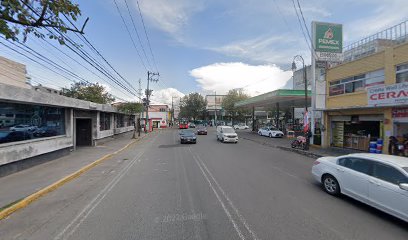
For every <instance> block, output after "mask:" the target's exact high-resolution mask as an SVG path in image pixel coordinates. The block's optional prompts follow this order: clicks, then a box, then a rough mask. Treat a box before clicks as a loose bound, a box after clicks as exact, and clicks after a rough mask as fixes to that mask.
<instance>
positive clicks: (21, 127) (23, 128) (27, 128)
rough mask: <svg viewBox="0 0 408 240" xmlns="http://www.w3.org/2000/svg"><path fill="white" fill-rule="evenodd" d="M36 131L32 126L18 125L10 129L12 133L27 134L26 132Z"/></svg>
mask: <svg viewBox="0 0 408 240" xmlns="http://www.w3.org/2000/svg"><path fill="white" fill-rule="evenodd" d="M35 129H36V127H35V126H31V125H23V124H21V125H16V126H14V127H11V128H10V131H21V132H26V131H34V130H35Z"/></svg>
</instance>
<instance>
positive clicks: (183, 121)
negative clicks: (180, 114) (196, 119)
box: [179, 119, 188, 129]
mask: <svg viewBox="0 0 408 240" xmlns="http://www.w3.org/2000/svg"><path fill="white" fill-rule="evenodd" d="M187 128H188V121H187V119H181V120H180V122H179V129H187Z"/></svg>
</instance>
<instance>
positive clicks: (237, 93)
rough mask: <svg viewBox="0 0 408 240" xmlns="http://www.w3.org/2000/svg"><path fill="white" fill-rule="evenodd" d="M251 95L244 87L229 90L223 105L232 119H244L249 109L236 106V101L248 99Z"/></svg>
mask: <svg viewBox="0 0 408 240" xmlns="http://www.w3.org/2000/svg"><path fill="white" fill-rule="evenodd" d="M248 98H249V95H248V94H246V93H245V92H244V91H243V90H242V89H232V90H229V91H228V94H227V95H226V96H225V97H224V99H223V100H222V107H223V109H224V110H225V111H227V112H228V115H229V116H230V117H231V118H232V120H244V117H245V115H246V114H248V113H249V112H248V110H245V109H241V108H236V107H235V106H234V105H235V103H237V102H239V101H242V100H245V99H248Z"/></svg>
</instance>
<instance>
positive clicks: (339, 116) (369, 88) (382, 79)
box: [324, 24, 408, 152]
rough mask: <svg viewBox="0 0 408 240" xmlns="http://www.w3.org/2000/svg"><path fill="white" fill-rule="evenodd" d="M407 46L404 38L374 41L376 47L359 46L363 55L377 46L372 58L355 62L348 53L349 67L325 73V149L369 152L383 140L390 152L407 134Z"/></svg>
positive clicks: (363, 57)
mask: <svg viewBox="0 0 408 240" xmlns="http://www.w3.org/2000/svg"><path fill="white" fill-rule="evenodd" d="M404 26H405V27H406V24H405V25H404ZM394 28H400V26H396V27H394ZM386 31H388V32H393V31H394V29H393V28H391V29H388V30H386ZM406 32H407V31H405V34H406ZM374 36H379V37H381V36H382V34H376V35H374ZM384 37H385V35H384ZM406 40H408V38H407V35H402V34H401V33H400V34H390V35H389V37H388V38H387V39H374V37H373V38H372V41H373V44H371V45H370V44H368V43H367V42H362V44H361V45H362V46H361V47H358V46H357V49H359V50H361V49H366V47H367V46H373V47H372V48H370V51H369V52H367V51H365V52H364V53H361V54H360V55H358V56H354V55H352V54H351V52H352V51H349V53H348V55H347V56H348V57H347V59H345V62H343V63H342V64H339V65H337V66H334V67H332V68H329V69H328V70H327V71H326V80H327V86H326V92H327V97H326V110H325V123H324V125H325V128H326V131H327V132H326V134H325V141H324V147H328V146H334V147H341V148H352V149H359V150H363V151H368V149H369V142H370V141H377V140H378V139H381V140H383V141H384V146H383V149H384V150H385V152H387V147H388V138H389V137H390V136H395V137H397V138H400V139H402V137H403V135H405V134H408V42H407V41H406ZM380 43H382V44H380ZM375 46H377V47H375ZM354 59H356V60H354ZM381 140H380V142H381ZM384 150H383V151H384Z"/></svg>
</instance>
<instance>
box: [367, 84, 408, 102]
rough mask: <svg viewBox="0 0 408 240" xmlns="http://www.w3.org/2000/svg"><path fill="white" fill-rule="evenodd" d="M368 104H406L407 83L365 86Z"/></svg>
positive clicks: (407, 98)
mask: <svg viewBox="0 0 408 240" xmlns="http://www.w3.org/2000/svg"><path fill="white" fill-rule="evenodd" d="M367 97H368V105H369V106H398V105H404V104H408V83H397V84H393V85H388V86H376V87H371V88H367Z"/></svg>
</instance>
